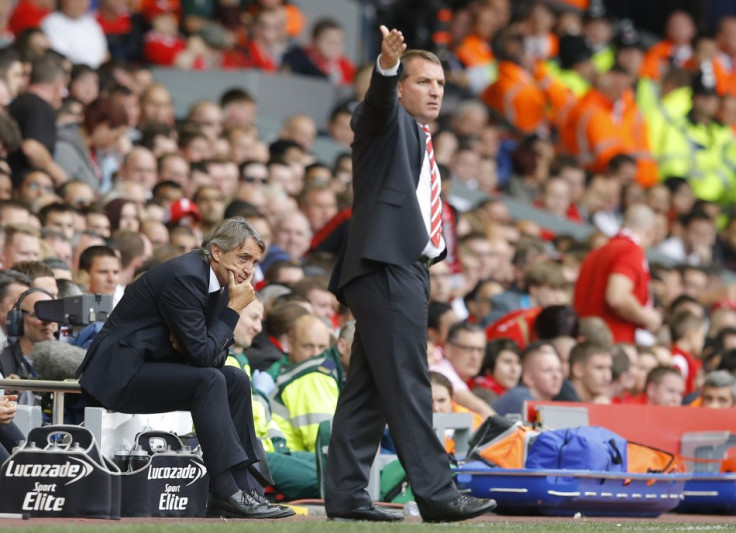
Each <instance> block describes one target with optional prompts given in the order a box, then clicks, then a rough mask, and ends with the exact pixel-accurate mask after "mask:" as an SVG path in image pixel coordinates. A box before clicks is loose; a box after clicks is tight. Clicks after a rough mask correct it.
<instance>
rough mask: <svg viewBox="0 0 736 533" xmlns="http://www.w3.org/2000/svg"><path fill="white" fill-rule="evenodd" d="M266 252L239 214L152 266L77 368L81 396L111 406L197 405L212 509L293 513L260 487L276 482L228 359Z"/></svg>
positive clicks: (157, 408)
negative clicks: (188, 247) (193, 247)
mask: <svg viewBox="0 0 736 533" xmlns="http://www.w3.org/2000/svg"><path fill="white" fill-rule="evenodd" d="M263 249H264V245H263V239H262V237H261V235H260V234H259V233H258V232H257V231H256V230H255V229H254V228H253V226H251V225H250V224H249V223H248V222H246V221H245V220H244V219H243V218H240V217H234V218H231V219H228V220H226V221H225V222H223V223H222V224H220V225H219V226H218V227H217V228H216V229H215V230H214V231H213V232H212V233H211V234H210V235H209V236H208V237H207V238H206V239H205V242H204V243H203V244H202V247H201V248H200V249H199V250H194V251H192V252H189V253H187V254H184V255H182V256H180V257H177V258H175V259H172V260H171V261H168V262H166V263H163V264H161V265H158V266H156V267H154V268H152V269H151V270H150V271H148V272H147V273H146V274H144V275H143V276H142V277H141V278H139V279H138V280H137V281H136V282H135V283H133V284H132V285H131V286H129V287H128V289H127V290H126V291H125V294H124V295H123V298H122V300H120V303H118V305H117V306H116V307H115V309H114V311H113V312H112V314H111V315H110V317H109V318H108V319H107V321H106V322H105V325H104V326H103V328H102V330H101V331H100V333H98V334H97V336H96V337H95V339H94V341H93V342H92V345H91V346H90V348H89V350H88V352H87V356H86V357H85V360H84V361H83V362H82V365H81V366H80V367H79V370H78V374H79V375H80V376H81V378H80V385H81V386H82V390H83V392H84V394H85V395H86V396H87V397H88V398H89V399H90V400H92V401H96V402H97V403H99V404H101V405H102V406H104V407H106V408H108V409H114V410H116V411H120V412H124V413H158V412H165V411H176V410H189V411H191V413H192V419H193V420H194V425H195V428H196V432H197V436H198V438H199V441H200V443H201V445H202V452H203V455H204V462H205V465H206V466H207V470H208V471H209V473H210V476H211V482H210V489H211V496H210V505H209V514H210V515H211V516H221V517H232V518H281V517H283V516H290V515H292V514H294V512H293V511H292V510H291V509H288V508H286V507H281V506H278V505H272V504H271V503H269V502H268V500H266V499H265V498H264V497H263V495H262V493H261V487H259V486H257V485H258V484H260V485H266V484H272V483H273V480H272V479H271V475H270V473H269V471H268V466H267V464H266V461H265V453H264V451H263V448H262V446H261V444H260V442H259V440H258V439H257V438H256V435H255V432H254V429H253V413H252V410H251V402H250V381H249V380H248V377H247V375H246V374H245V373H244V372H243V371H241V370H240V369H239V368H234V367H230V366H223V364H224V362H225V358H226V355H227V354H226V350H227V348H228V347H229V346H230V345H231V344H232V343H233V330H234V329H235V325H236V324H237V322H238V319H239V318H240V311H241V310H242V309H243V308H245V307H246V306H247V305H248V304H249V303H250V302H252V301H253V299H254V298H255V293H254V292H253V287H252V286H251V279H252V277H253V269H254V267H255V265H256V264H257V263H258V260H259V259H260V257H261V254H262V253H263ZM254 480H257V481H258V483H255V481H254Z"/></svg>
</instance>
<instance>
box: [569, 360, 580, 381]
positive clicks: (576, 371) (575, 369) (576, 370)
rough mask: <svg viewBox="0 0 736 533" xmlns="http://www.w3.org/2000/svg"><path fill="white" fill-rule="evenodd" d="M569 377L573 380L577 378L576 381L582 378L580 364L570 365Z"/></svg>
mask: <svg viewBox="0 0 736 533" xmlns="http://www.w3.org/2000/svg"><path fill="white" fill-rule="evenodd" d="M570 376H571V377H574V378H578V379H580V378H581V377H583V364H582V363H572V364H571V365H570Z"/></svg>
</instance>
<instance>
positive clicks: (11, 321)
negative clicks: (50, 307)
mask: <svg viewBox="0 0 736 533" xmlns="http://www.w3.org/2000/svg"><path fill="white" fill-rule="evenodd" d="M34 292H42V293H44V294H48V295H49V296H51V298H52V299H53V298H54V295H53V294H51V293H50V292H49V291H47V290H46V289H42V288H41V287H34V288H33V289H28V290H27V291H25V292H23V293H21V295H20V296H18V301H17V302H16V303H15V307H14V308H13V309H11V310H10V311H8V320H7V322H6V328H7V331H8V337H16V338H19V337H22V336H23V310H22V309H21V305H22V304H23V300H25V299H26V297H28V296H29V295H31V294H33V293H34Z"/></svg>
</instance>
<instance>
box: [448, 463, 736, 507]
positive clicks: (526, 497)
mask: <svg viewBox="0 0 736 533" xmlns="http://www.w3.org/2000/svg"><path fill="white" fill-rule="evenodd" d="M454 473H455V483H456V484H457V486H458V489H459V490H460V491H464V492H467V493H469V494H471V495H472V496H476V497H479V498H493V499H494V500H496V502H497V503H498V507H497V508H496V511H495V512H497V513H499V514H509V515H539V514H541V515H547V516H575V515H576V514H577V513H580V514H581V515H582V516H621V517H639V518H653V517H657V516H659V515H660V514H662V513H665V512H668V511H671V510H673V509H675V508H676V507H677V506H678V505H680V503H681V502H682V498H683V491H684V489H685V483H686V481H687V480H688V479H689V478H690V477H691V474H636V473H614V472H595V471H589V470H552V469H549V470H546V469H539V470H537V469H534V470H532V469H526V468H519V469H514V468H492V467H490V466H488V465H486V464H485V463H483V462H480V461H470V462H467V463H464V464H461V466H458V467H457V468H455V470H454ZM735 479H736V478H735Z"/></svg>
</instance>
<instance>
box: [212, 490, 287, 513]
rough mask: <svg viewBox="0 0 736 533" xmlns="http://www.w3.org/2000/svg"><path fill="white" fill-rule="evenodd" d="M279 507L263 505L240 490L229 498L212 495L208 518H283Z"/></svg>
mask: <svg viewBox="0 0 736 533" xmlns="http://www.w3.org/2000/svg"><path fill="white" fill-rule="evenodd" d="M281 514H282V510H281V508H279V506H277V505H272V504H270V503H265V504H264V503H261V502H259V501H258V500H256V499H254V498H253V496H251V495H250V494H249V493H248V492H245V491H242V490H239V491H238V492H236V493H235V494H233V495H232V496H230V497H229V498H221V497H219V496H216V495H214V494H210V502H209V506H208V508H207V516H209V517H211V518H212V517H219V518H281V517H282V516H281Z"/></svg>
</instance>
